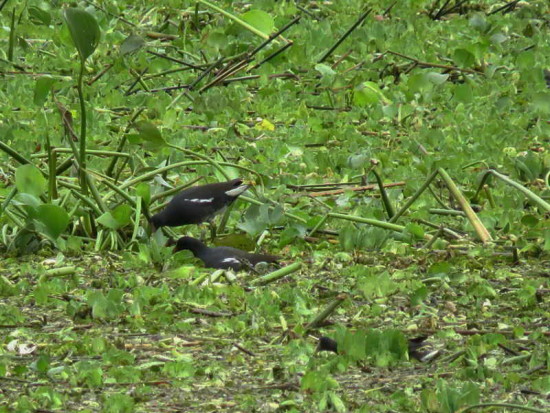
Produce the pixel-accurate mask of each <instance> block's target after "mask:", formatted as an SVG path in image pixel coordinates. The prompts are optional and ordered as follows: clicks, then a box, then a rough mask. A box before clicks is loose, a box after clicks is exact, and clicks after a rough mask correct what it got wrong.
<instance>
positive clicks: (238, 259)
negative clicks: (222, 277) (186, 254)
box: [174, 237, 279, 271]
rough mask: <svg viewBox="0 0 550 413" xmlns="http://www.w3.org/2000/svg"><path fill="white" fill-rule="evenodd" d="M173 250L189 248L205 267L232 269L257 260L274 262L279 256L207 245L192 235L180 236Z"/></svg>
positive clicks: (252, 263)
mask: <svg viewBox="0 0 550 413" xmlns="http://www.w3.org/2000/svg"><path fill="white" fill-rule="evenodd" d="M175 244H176V246H175V248H174V251H182V250H190V251H191V252H192V253H193V255H194V256H195V257H197V258H199V259H200V260H201V261H202V262H204V265H205V267H209V268H221V269H232V270H235V271H238V270H240V269H242V268H243V267H247V266H254V265H256V264H258V263H259V262H276V261H278V260H279V257H277V256H275V255H269V254H254V253H251V252H246V251H243V250H240V249H237V248H233V247H212V248H210V247H207V246H206V245H205V244H204V243H202V242H201V241H199V240H198V239H196V238H193V237H181V238H180V239H178V240H177V241H176V242H175Z"/></svg>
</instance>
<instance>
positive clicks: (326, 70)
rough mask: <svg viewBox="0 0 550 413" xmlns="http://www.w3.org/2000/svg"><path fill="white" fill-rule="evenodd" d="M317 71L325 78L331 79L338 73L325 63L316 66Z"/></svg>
mask: <svg viewBox="0 0 550 413" xmlns="http://www.w3.org/2000/svg"><path fill="white" fill-rule="evenodd" d="M315 70H317V71H318V72H319V73H321V76H323V77H325V76H326V77H331V76H334V75H335V74H336V72H335V71H334V70H333V69H332V68H331V67H330V66H328V65H325V64H323V63H318V64H316V65H315Z"/></svg>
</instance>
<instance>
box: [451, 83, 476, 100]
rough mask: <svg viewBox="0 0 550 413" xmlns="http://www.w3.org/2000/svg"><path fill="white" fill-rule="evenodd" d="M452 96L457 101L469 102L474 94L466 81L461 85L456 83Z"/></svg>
mask: <svg viewBox="0 0 550 413" xmlns="http://www.w3.org/2000/svg"><path fill="white" fill-rule="evenodd" d="M454 98H455V99H456V100H457V101H458V102H462V103H470V102H472V101H473V99H474V96H473V93H472V88H471V87H470V85H469V84H468V83H463V84H461V85H456V87H455V93H454Z"/></svg>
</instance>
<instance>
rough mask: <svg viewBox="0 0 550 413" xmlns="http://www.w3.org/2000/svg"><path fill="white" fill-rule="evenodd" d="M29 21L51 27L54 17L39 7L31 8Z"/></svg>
mask: <svg viewBox="0 0 550 413" xmlns="http://www.w3.org/2000/svg"><path fill="white" fill-rule="evenodd" d="M29 20H30V21H31V22H33V23H34V24H38V25H40V24H43V25H44V26H49V25H50V23H51V22H52V16H51V14H50V13H49V12H47V11H46V10H42V9H41V8H39V7H34V6H31V7H29Z"/></svg>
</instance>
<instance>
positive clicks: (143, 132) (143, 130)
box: [135, 121, 166, 149]
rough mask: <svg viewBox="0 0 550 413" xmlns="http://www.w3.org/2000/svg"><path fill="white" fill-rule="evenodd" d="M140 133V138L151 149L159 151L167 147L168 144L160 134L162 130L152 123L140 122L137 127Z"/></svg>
mask: <svg viewBox="0 0 550 413" xmlns="http://www.w3.org/2000/svg"><path fill="white" fill-rule="evenodd" d="M135 127H136V129H137V130H138V132H139V135H138V138H139V140H141V141H142V142H144V143H146V144H147V146H148V147H149V148H151V149H159V148H161V147H163V146H166V142H165V140H164V138H163V137H162V134H161V133H160V130H159V129H158V128H157V127H156V126H155V125H153V124H152V123H151V122H146V121H142V122H138V123H136V125H135Z"/></svg>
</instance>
